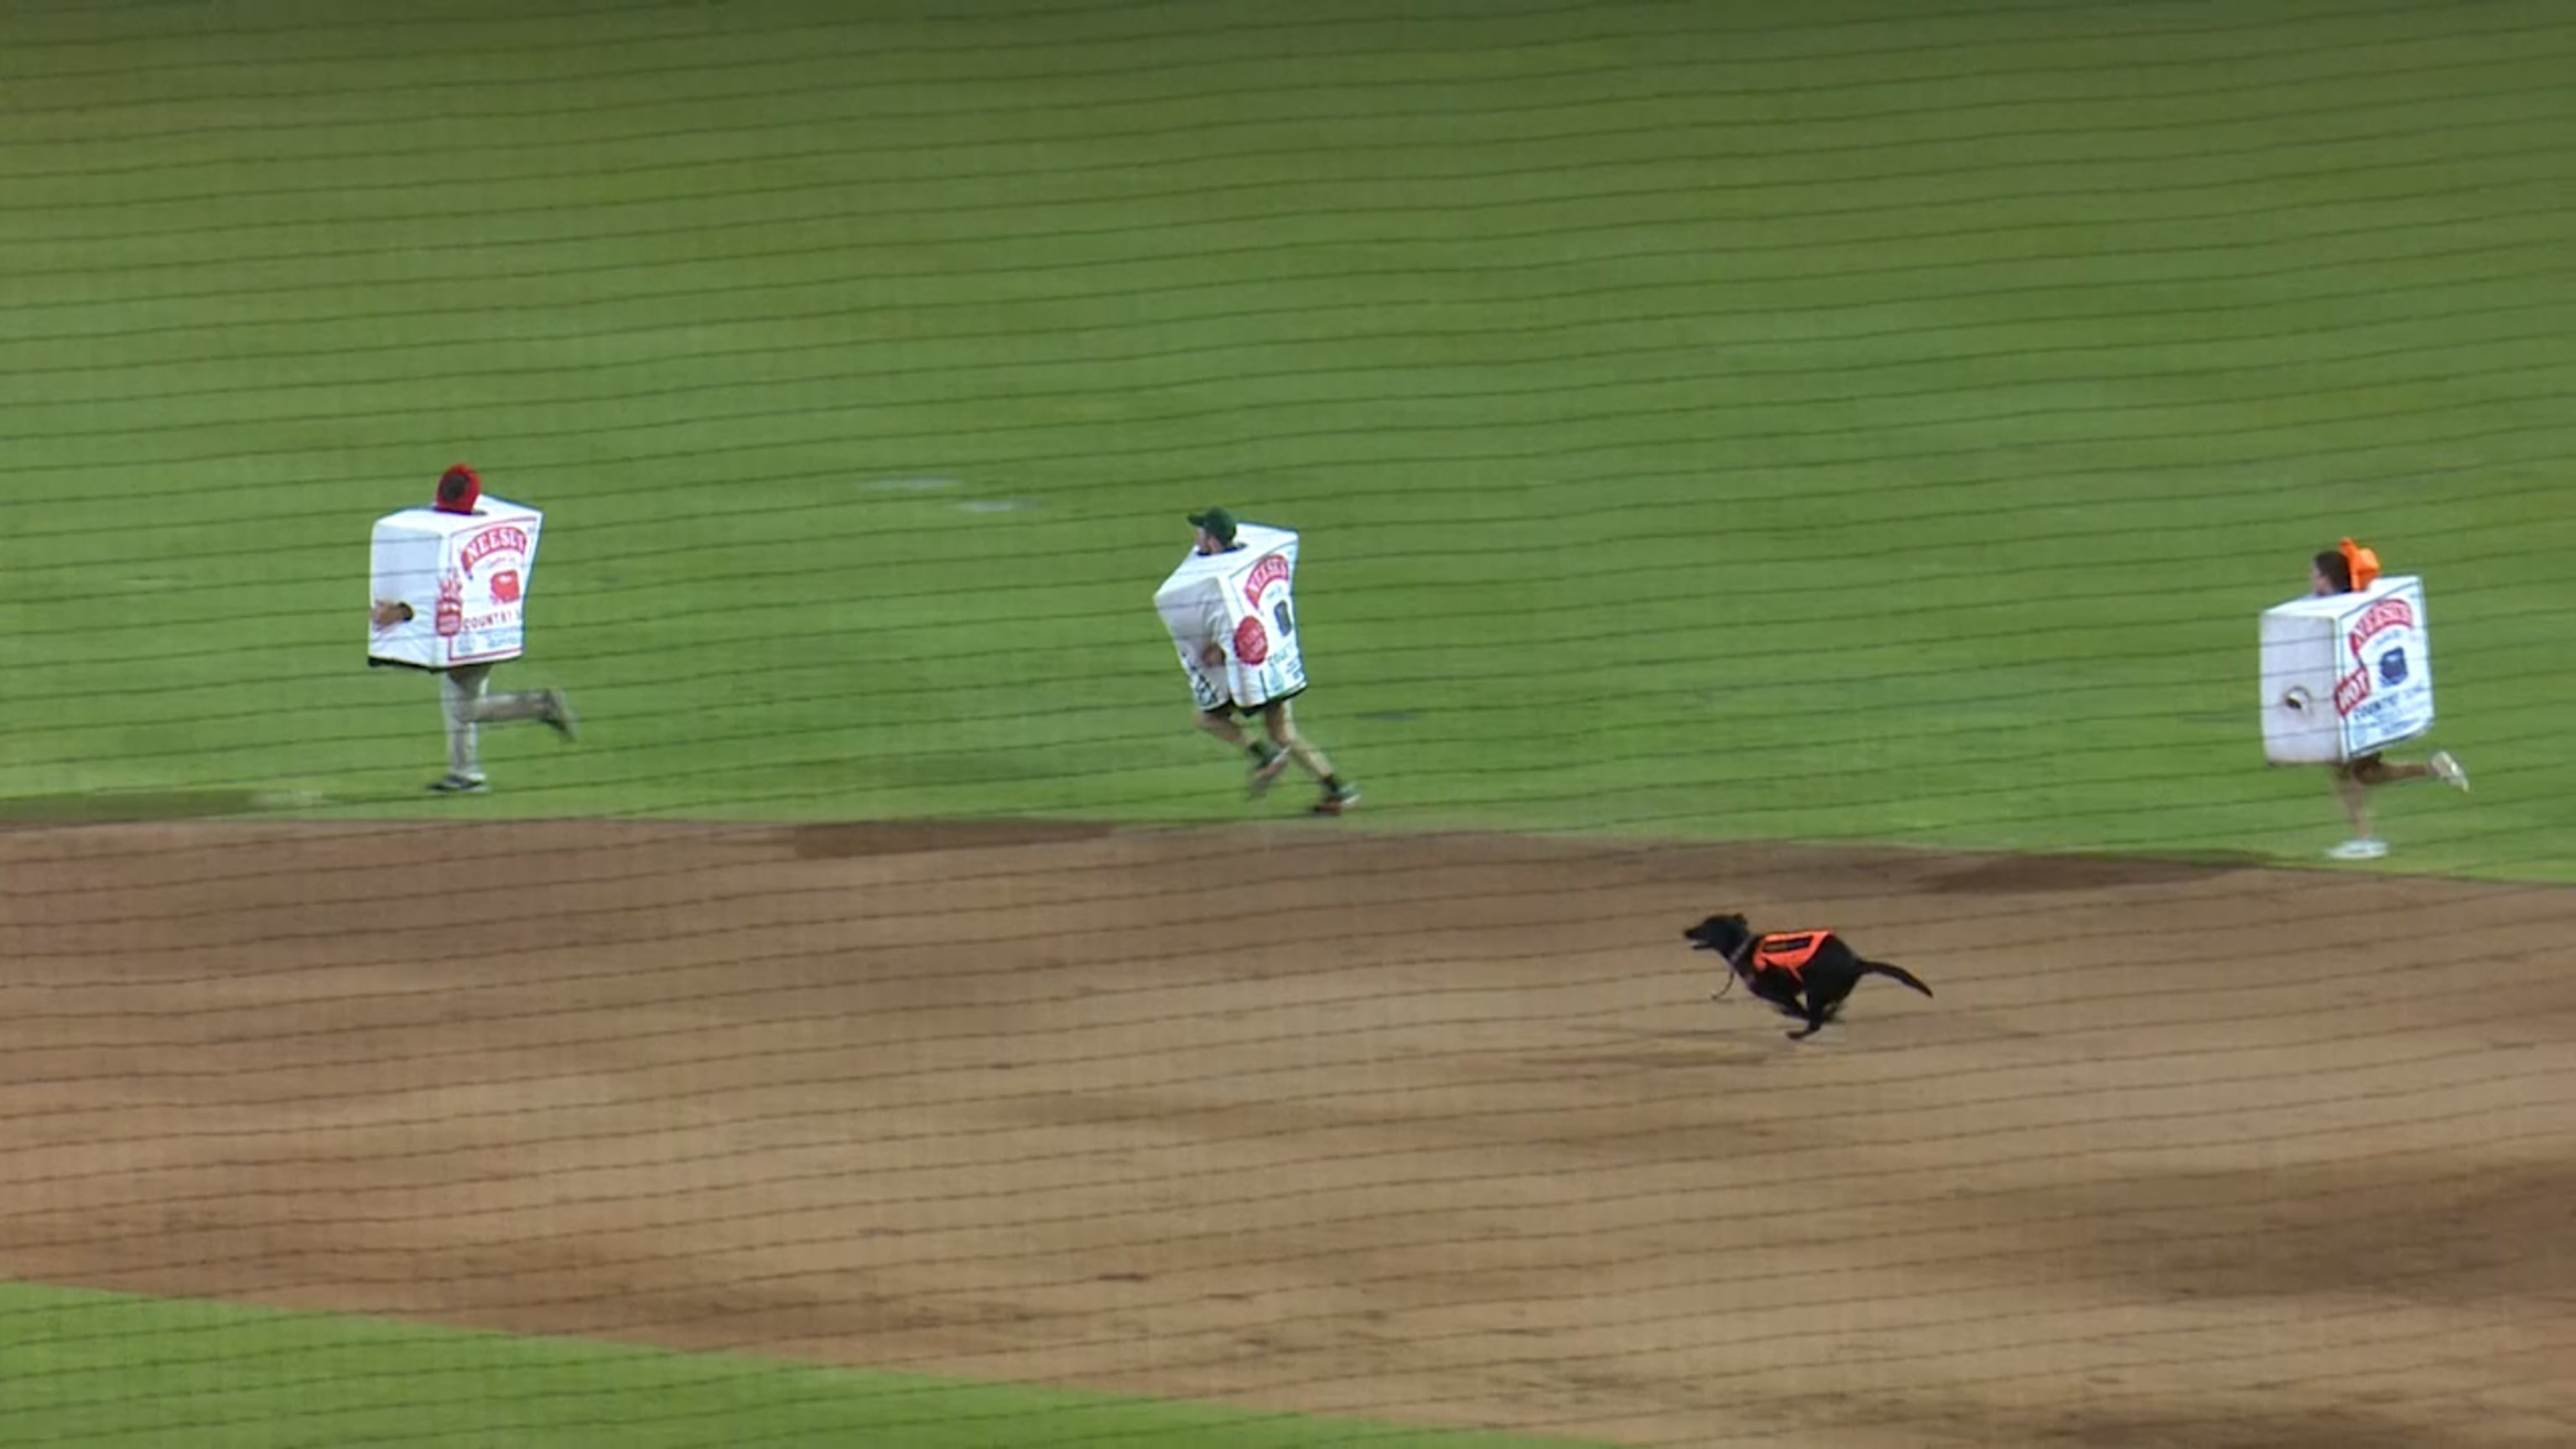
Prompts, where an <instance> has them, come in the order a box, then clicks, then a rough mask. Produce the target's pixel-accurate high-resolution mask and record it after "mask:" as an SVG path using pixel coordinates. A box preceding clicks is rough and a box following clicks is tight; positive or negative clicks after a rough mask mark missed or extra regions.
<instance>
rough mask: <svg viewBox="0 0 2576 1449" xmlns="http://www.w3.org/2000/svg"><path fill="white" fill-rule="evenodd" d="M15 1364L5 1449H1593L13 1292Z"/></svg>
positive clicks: (324, 1317) (707, 1357)
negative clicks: (175, 1446) (133, 1448)
mask: <svg viewBox="0 0 2576 1449" xmlns="http://www.w3.org/2000/svg"><path fill="white" fill-rule="evenodd" d="M0 1352H5V1354H6V1355H7V1358H8V1363H9V1371H8V1373H7V1374H6V1375H5V1376H0V1444H23V1445H30V1446H32V1445H47V1446H57V1445H81V1446H98V1449H105V1446H115V1445H128V1444H134V1445H143V1444H167V1443H175V1442H185V1443H187V1444H189V1445H191V1446H206V1449H225V1446H235V1445H238V1446H244V1449H249V1446H258V1449H291V1446H317V1449H319V1446H340V1445H348V1444H371V1445H412V1446H421V1449H431V1446H439V1445H476V1446H510V1449H520V1446H527V1449H543V1446H574V1445H597V1444H602V1443H607V1442H611V1441H612V1440H613V1441H614V1442H615V1443H617V1444H619V1445H621V1446H631V1449H679V1446H684V1445H687V1446H707V1449H718V1446H722V1449H733V1446H746V1445H762V1444H768V1445H807V1444H885V1445H893V1444H901V1445H905V1446H920V1449H945V1446H956V1449H964V1446H970V1445H971V1446H976V1449H1015V1446H1027V1449H1041V1446H1047V1449H1053V1446H1064V1449H1073V1446H1098V1449H1113V1446H1114V1449H1131V1446H1132V1449H1181V1446H1198V1445H1207V1444H1225V1445H1230V1446H1237V1445H1239V1446H1243V1449H1324V1446H1353V1449H1358V1446H1368V1449H1548V1446H1549V1445H1563V1446H1565V1449H1572V1441H1565V1440H1540V1439H1534V1438H1524V1437H1517V1436H1509V1437H1507V1436H1503V1435H1495V1434H1485V1433H1476V1432H1465V1431H1449V1430H1441V1429H1433V1428H1415V1427H1405V1426H1400V1425H1394V1424H1372V1423H1365V1422H1360V1421H1356V1420H1348V1419H1314V1418H1302V1417H1298V1416H1294V1415H1285V1414H1269V1413H1259V1412H1251V1411H1245V1410H1236V1409H1223V1408H1217V1407H1213V1406H1207V1405H1198V1404H1182V1403H1167V1402H1159V1401H1154V1400H1143V1399H1121V1398H1114V1397H1111V1396H1108V1395H1103V1394H1085V1393H1077V1392H1069V1391H1060V1390H1048V1389H1038V1388H1026V1387H1018V1386H1011V1385H983V1384H974V1383H967V1382H962V1381H956V1380H944V1379H933V1378H927V1377H920V1376H911V1375H898V1374H877V1373H860V1372H853V1371H848V1370H841V1369H831V1368H822V1367H817V1366H812V1365H803V1364H790V1363H781V1362H774V1361H766V1360H761V1359H755V1358H748V1357H742V1356H737V1355H719V1354H675V1353H664V1352H657V1351H653V1350H647V1349H638V1348H629V1347H621V1346H616V1345H609V1344H599V1343H589V1342H583V1341H579V1340H573V1339H557V1338H527V1337H516V1336H511V1335H506V1334H495V1333H471V1332H464V1331H459V1330H452V1329H438V1328H427V1327H420V1326H416V1325H412V1324H404V1323H396V1322H391V1321H387V1320H381V1319H371V1318H363V1317H357V1316H347V1315H333V1314H313V1313H280V1312H274V1311H268V1310H261V1309H250V1308H242V1307H237V1306H233V1305H229V1304H219V1303H209V1302H200V1301H193V1300H180V1299H155V1298H138V1297H130V1296H124V1295H111V1294H103V1293H93V1292H87V1291H80V1290H71V1289H61V1288H52V1287H45V1286H39V1285H31V1284H0ZM1391 1407H1392V1406H1391Z"/></svg>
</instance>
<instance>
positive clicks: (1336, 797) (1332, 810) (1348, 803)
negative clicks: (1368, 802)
mask: <svg viewBox="0 0 2576 1449" xmlns="http://www.w3.org/2000/svg"><path fill="white" fill-rule="evenodd" d="M1358 803H1360V787H1359V786H1357V785H1343V786H1340V787H1338V788H1336V789H1331V790H1327V791H1325V792H1324V798H1323V799H1321V800H1318V801H1316V802H1315V813H1316V814H1318V815H1339V814H1341V813H1342V812H1343V811H1345V810H1348V809H1350V808H1351V807H1352V806H1354V805H1357V804H1358Z"/></svg>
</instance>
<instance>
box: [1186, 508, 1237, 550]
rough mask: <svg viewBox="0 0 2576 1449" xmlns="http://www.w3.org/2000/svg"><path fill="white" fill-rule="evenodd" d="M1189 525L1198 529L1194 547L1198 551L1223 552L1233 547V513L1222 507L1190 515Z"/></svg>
mask: <svg viewBox="0 0 2576 1449" xmlns="http://www.w3.org/2000/svg"><path fill="white" fill-rule="evenodd" d="M1190 526H1191V527H1192V528H1195V529H1197V530H1198V531H1199V537H1198V543H1197V545H1196V549H1197V551H1198V552H1200V553H1223V552H1225V551H1226V550H1227V549H1230V548H1232V547H1234V534H1235V526H1234V515H1233V514H1232V513H1229V512H1227V511H1226V510H1225V509H1222V508H1211V509H1209V510H1207V511H1206V512H1205V513H1193V514H1191V515H1190Z"/></svg>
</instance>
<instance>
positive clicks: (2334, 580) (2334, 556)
mask: <svg viewBox="0 0 2576 1449" xmlns="http://www.w3.org/2000/svg"><path fill="white" fill-rule="evenodd" d="M2308 592H2309V593H2311V594H2316V595H2319V596H2323V595H2326V594H2349V593H2351V592H2352V564H2351V563H2350V562H2349V561H2347V560H2346V559H2345V558H2344V556H2343V555H2342V554H2339V553H2337V552H2335V551H2334V550H2333V549H2327V550H2326V551H2325V552H2323V553H2321V554H2318V555H2317V556H2316V559H2315V561H2314V562H2312V563H2311V564H2310V565H2309V566H2308Z"/></svg>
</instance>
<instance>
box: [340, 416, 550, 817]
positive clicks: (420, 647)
mask: <svg viewBox="0 0 2576 1449" xmlns="http://www.w3.org/2000/svg"><path fill="white" fill-rule="evenodd" d="M438 498H439V502H438V503H437V504H436V506H433V507H428V508H406V509H403V510H402V511H400V512H398V513H389V514H387V515H385V516H384V517H382V518H379V519H377V520H376V525H375V530H374V533H373V535H372V537H371V538H370V540H369V548H368V564H367V575H368V585H369V592H370V596H371V597H372V599H373V601H374V602H373V604H372V606H371V607H370V609H369V617H368V632H367V663H368V665H369V666H370V667H376V666H383V665H399V666H402V667H405V668H410V669H425V670H428V671H430V672H432V673H434V674H436V675H437V676H438V689H439V704H440V709H441V713H442V714H443V715H444V716H445V718H446V723H447V774H446V775H445V776H443V777H441V778H440V779H439V780H438V782H437V783H435V784H433V785H431V786H430V788H431V789H432V790H437V791H441V792H446V793H470V792H477V791H480V790H482V789H483V788H484V777H483V769H482V763H481V731H480V728H479V727H480V726H482V725H485V724H492V723H497V722H500V721H502V720H514V719H534V720H543V721H545V722H546V723H547V724H549V725H552V726H553V727H554V728H555V729H556V730H557V731H558V732H560V733H561V734H562V735H563V736H564V737H565V738H566V739H571V738H573V736H574V732H575V726H574V723H573V718H572V711H571V709H570V707H569V706H567V705H566V704H565V702H564V698H563V695H562V694H561V693H559V692H557V691H555V690H544V691H540V692H535V693H522V694H498V695H494V694H487V692H486V689H487V686H488V685H489V684H490V682H491V676H492V666H493V665H495V664H499V663H501V662H503V661H505V660H511V659H516V658H518V657H520V656H521V655H522V654H524V653H526V652H527V636H528V630H527V607H528V594H529V592H530V589H531V587H532V585H533V583H534V581H535V577H536V569H537V540H538V538H539V536H540V535H541V534H542V533H543V532H544V529H545V515H544V514H543V513H540V512H539V511H538V510H536V509H534V508H530V507H528V506H527V505H525V504H521V503H512V502H510V501H509V500H507V499H502V498H488V497H485V496H483V483H482V480H481V479H480V478H478V477H476V476H475V474H474V471H473V470H472V469H471V468H468V467H466V466H465V465H463V464H458V465H457V466H455V467H453V468H450V469H449V470H448V471H447V473H446V474H445V475H443V476H442V477H441V478H440V479H439V492H438Z"/></svg>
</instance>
